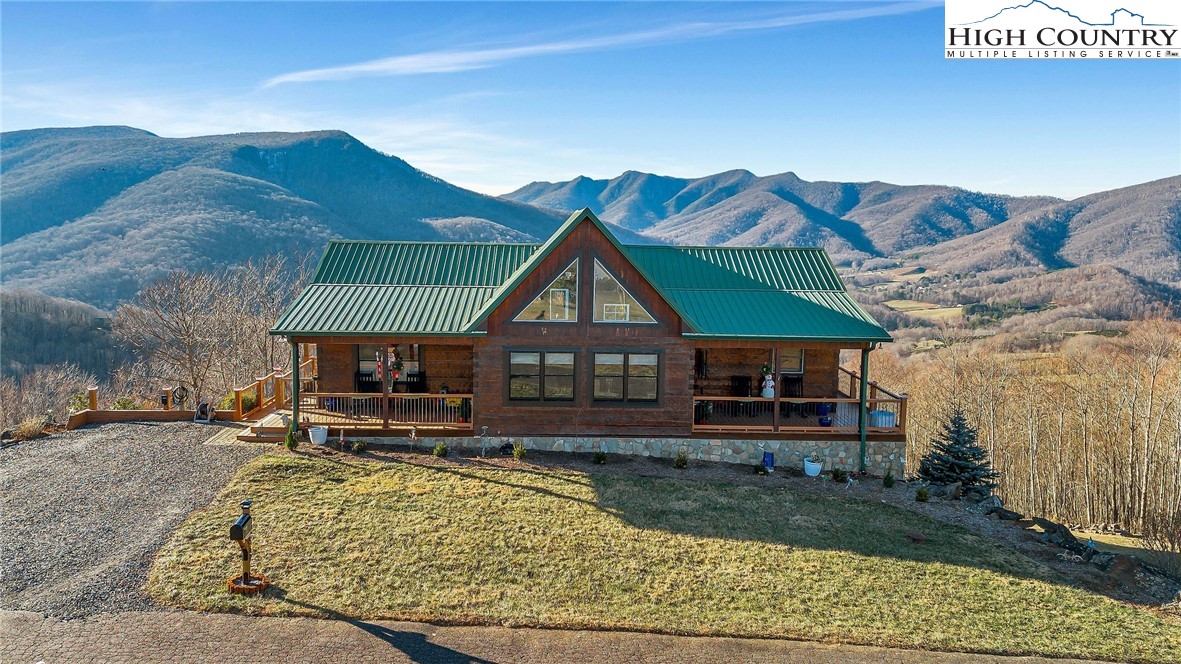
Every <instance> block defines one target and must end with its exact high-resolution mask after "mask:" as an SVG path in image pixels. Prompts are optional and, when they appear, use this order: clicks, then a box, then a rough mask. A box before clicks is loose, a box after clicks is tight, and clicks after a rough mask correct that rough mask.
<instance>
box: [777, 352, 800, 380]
mask: <svg viewBox="0 0 1181 664" xmlns="http://www.w3.org/2000/svg"><path fill="white" fill-rule="evenodd" d="M779 373H785V374H793V375H800V374H803V373H804V349H803V348H798V349H795V350H780V351H779Z"/></svg>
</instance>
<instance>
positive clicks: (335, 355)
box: [286, 337, 474, 435]
mask: <svg viewBox="0 0 1181 664" xmlns="http://www.w3.org/2000/svg"><path fill="white" fill-rule="evenodd" d="M350 341H351V342H350ZM358 341H361V342H363V343H358ZM295 348H296V350H297V352H298V350H299V349H300V348H303V349H304V350H303V352H305V353H313V354H314V355H315V357H316V362H315V367H316V369H317V372H316V374H315V375H313V376H311V377H310V379H309V380H308V381H306V382H303V383H301V384H302V385H304V390H303V391H301V392H299V394H298V395H297V397H296V399H295V400H294V402H288V404H286V406H287V407H288V408H289V410H290V414H291V416H292V417H294V418H295V419H296V420H297V421H298V422H299V423H300V425H301V426H328V427H329V428H332V429H356V430H390V431H394V430H399V429H405V430H408V429H410V428H417V429H420V430H422V431H423V433H424V434H428V433H429V434H434V435H445V434H446V433H448V432H458V433H464V432H467V433H470V432H471V431H472V427H473V424H472V418H473V414H474V408H473V406H474V403H473V395H472V376H473V359H472V343H471V341H470V340H465V339H449V338H444V339H424V338H404V337H396V338H395V337H386V338H373V339H360V340H357V341H352V340H345V341H342V340H338V339H318V340H315V341H314V342H311V343H306V344H300V345H298V346H296V347H295Z"/></svg>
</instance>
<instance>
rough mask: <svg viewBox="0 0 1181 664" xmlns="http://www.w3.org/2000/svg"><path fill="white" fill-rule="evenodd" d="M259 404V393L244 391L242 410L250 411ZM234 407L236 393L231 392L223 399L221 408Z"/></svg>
mask: <svg viewBox="0 0 1181 664" xmlns="http://www.w3.org/2000/svg"><path fill="white" fill-rule="evenodd" d="M257 405H258V395H257V394H256V393H254V392H243V393H242V412H243V413H249V412H250V411H252V410H254V407H255V406H257ZM233 409H234V393H233V392H230V393H229V394H227V395H225V397H224V398H222V400H221V410H233Z"/></svg>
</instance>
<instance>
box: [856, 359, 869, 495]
mask: <svg viewBox="0 0 1181 664" xmlns="http://www.w3.org/2000/svg"><path fill="white" fill-rule="evenodd" d="M869 351H870V349H869V348H862V349H861V388H860V390H859V395H858V398H859V399H860V400H861V408H860V409H858V411H857V435H858V436H859V437H860V438H861V455H860V456H861V462H860V467H861V472H863V473H864V472H865V427H866V425H867V424H868V422H867V420H868V419H869V412H868V409H867V407H866V402H865V399H866V394H865V392H866V387H867V383H868V381H867V380H866V378H867V377H868V374H869Z"/></svg>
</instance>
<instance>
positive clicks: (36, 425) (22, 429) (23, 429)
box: [12, 415, 48, 440]
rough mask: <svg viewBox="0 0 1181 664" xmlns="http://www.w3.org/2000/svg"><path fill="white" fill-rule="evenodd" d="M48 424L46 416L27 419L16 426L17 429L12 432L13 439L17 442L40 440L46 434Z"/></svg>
mask: <svg viewBox="0 0 1181 664" xmlns="http://www.w3.org/2000/svg"><path fill="white" fill-rule="evenodd" d="M47 424H48V422H47V421H46V420H45V417H44V416H41V415H34V416H33V417H27V418H25V419H24V420H23V421H22V422H21V423H20V424H18V425H16V429H14V430H13V432H12V437H13V438H15V439H16V440H31V439H33V438H38V437H40V436H42V435H44V434H45V426H46V425H47Z"/></svg>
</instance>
